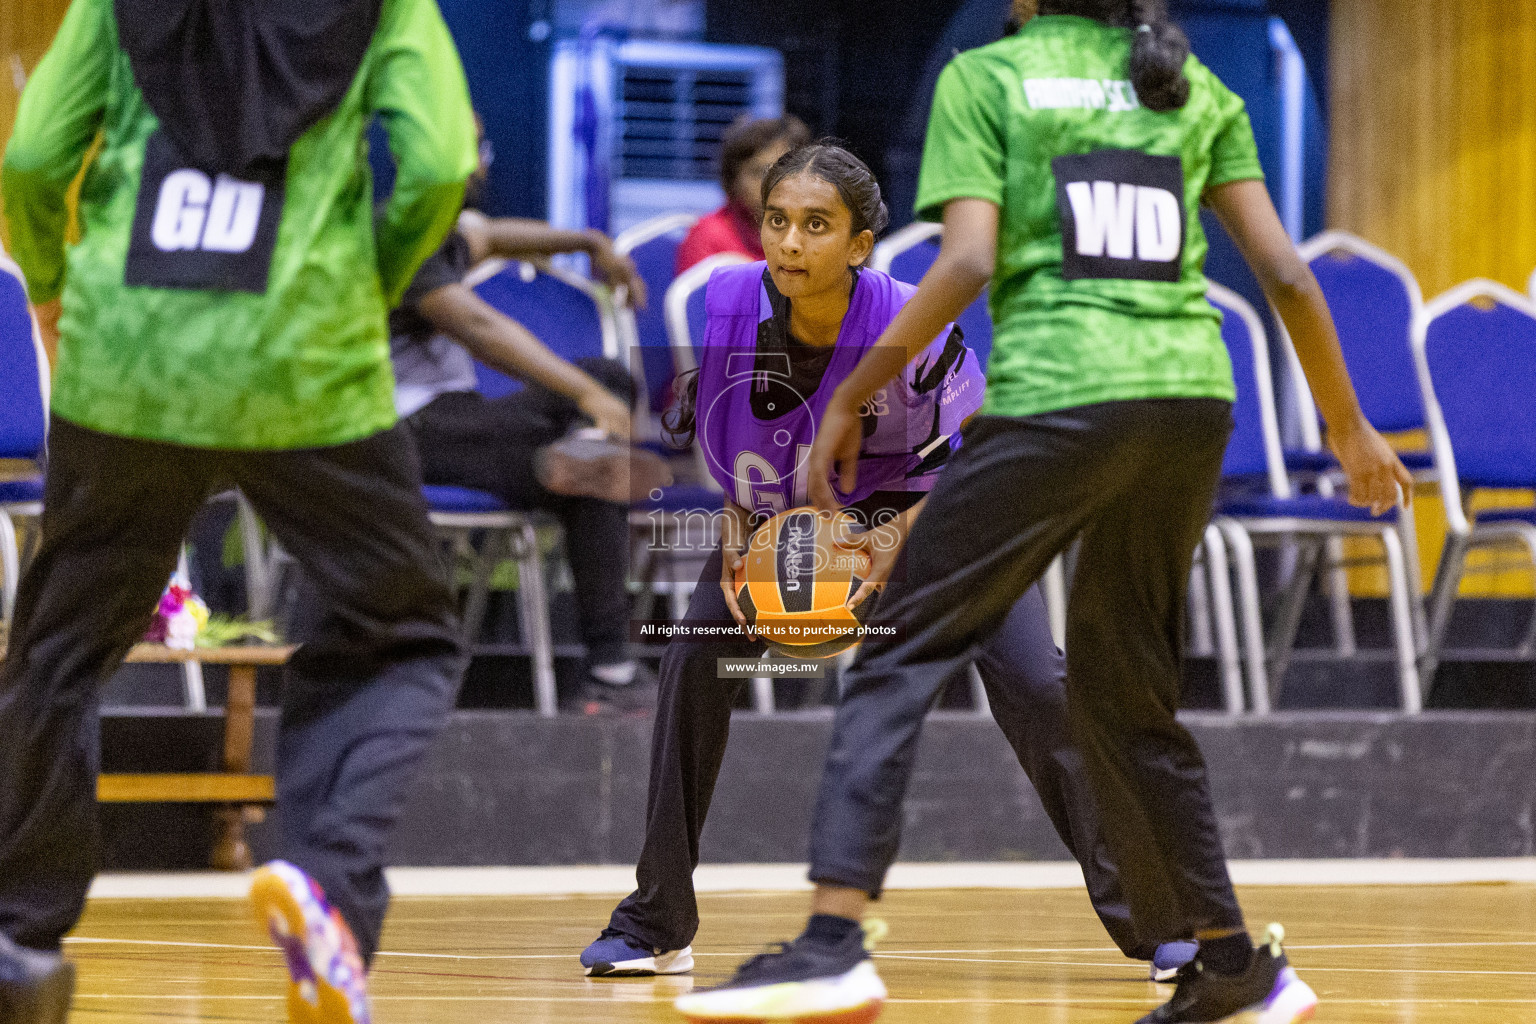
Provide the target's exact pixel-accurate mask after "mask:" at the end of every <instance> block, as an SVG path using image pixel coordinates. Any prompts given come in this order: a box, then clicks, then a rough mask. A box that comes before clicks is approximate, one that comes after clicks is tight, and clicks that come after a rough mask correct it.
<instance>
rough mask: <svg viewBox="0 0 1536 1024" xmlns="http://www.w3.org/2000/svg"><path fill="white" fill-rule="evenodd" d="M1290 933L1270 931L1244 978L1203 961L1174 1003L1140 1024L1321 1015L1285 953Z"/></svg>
mask: <svg viewBox="0 0 1536 1024" xmlns="http://www.w3.org/2000/svg"><path fill="white" fill-rule="evenodd" d="M1284 937H1285V930H1284V929H1283V928H1281V927H1280V926H1279V925H1277V924H1272V925H1270V926H1269V932H1268V933H1267V934H1266V935H1265V936H1264V944H1263V945H1261V946H1259V948H1258V949H1255V950H1254V951H1253V960H1252V962H1250V963H1249V964H1248V969H1247V970H1246V971H1244V972H1243V973H1242V974H1231V975H1228V974H1217V973H1216V972H1215V971H1208V970H1205V969H1203V965H1202V964H1201V963H1200V961H1199V960H1198V959H1196V960H1195V962H1194V965H1193V967H1192V968H1191V969H1187V970H1185V971H1184V972H1182V973H1181V974H1180V975H1179V987H1178V988H1177V989H1175V990H1174V993H1173V998H1172V999H1170V1000H1168V1002H1166V1003H1164V1004H1163V1005H1162V1006H1159V1007H1158V1008H1157V1009H1156V1010H1153V1011H1152V1012H1151V1013H1149V1014H1147V1015H1146V1016H1145V1017H1143V1018H1141V1020H1139V1021H1137V1024H1196V1022H1199V1024H1216V1022H1218V1021H1232V1022H1235V1021H1238V1020H1241V1021H1243V1024H1300V1022H1301V1021H1307V1020H1311V1019H1312V1015H1313V1013H1315V1012H1316V1011H1317V995H1316V993H1314V992H1313V991H1312V989H1311V988H1309V987H1308V986H1307V983H1306V982H1304V981H1302V980H1301V979H1300V978H1298V977H1297V976H1296V971H1295V970H1293V969H1292V967H1291V965H1290V962H1289V961H1287V960H1286V958H1285V953H1284V951H1283V950H1282V949H1281V948H1280V943H1281V940H1282V939H1284Z"/></svg>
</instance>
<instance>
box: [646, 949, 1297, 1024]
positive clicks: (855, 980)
mask: <svg viewBox="0 0 1536 1024" xmlns="http://www.w3.org/2000/svg"><path fill="white" fill-rule="evenodd" d="M885 996H886V992H885V983H884V982H882V981H881V980H880V975H879V974H878V973H877V972H876V971H875V965H874V964H873V963H872V962H870V961H868V960H864V961H862V962H861V963H860V964H859V965H858V966H857V967H855V968H854V969H853V970H851V971H849V972H847V973H846V974H840V975H838V976H837V977H835V978H817V979H815V980H814V981H790V982H782V983H780V984H777V985H761V986H755V987H750V988H725V989H713V990H711V991H708V992H696V993H691V994H689V995H686V996H683V997H681V998H680V999H678V1000H677V1001H676V1002H675V1003H674V1004H673V1005H674V1006H676V1007H677V1010H678V1012H679V1013H681V1014H682V1015H683V1016H684V1017H687V1018H688V1019H689V1020H692V1021H699V1022H701V1024H713V1022H731V1021H753V1022H763V1021H772V1022H774V1024H811V1022H814V1024H870V1022H871V1021H873V1020H874V1019H875V1018H876V1017H878V1016H880V1010H881V1008H882V1007H883V1006H884V1005H885ZM1266 1024H1268V1022H1266Z"/></svg>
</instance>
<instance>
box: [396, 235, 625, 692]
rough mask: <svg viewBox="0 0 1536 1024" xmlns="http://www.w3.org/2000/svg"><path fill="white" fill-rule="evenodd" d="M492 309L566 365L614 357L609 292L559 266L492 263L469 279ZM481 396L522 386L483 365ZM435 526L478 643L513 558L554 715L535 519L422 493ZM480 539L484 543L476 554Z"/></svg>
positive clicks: (446, 491)
mask: <svg viewBox="0 0 1536 1024" xmlns="http://www.w3.org/2000/svg"><path fill="white" fill-rule="evenodd" d="M465 283H466V284H468V285H469V286H470V287H471V288H473V289H474V290H475V293H476V294H477V295H479V296H480V298H482V299H484V300H485V301H486V302H487V303H488V304H489V305H491V306H492V307H494V308H495V309H497V310H498V311H500V312H502V313H504V314H506V315H507V316H509V317H511V318H512V319H514V320H516V321H517V322H518V323H520V324H522V325H523V326H524V327H526V328H528V329H529V330H530V331H531V332H532V333H533V334H534V335H536V336H537V337H538V338H539V340H540V341H542V342H544V344H546V345H548V346H549V348H550V349H551V350H552V351H554V352H555V353H556V354H557V355H560V356H561V357H563V358H565V359H572V360H574V359H579V358H581V357H583V356H606V357H608V358H615V357H617V356H618V355H619V354H620V343H619V336H618V328H617V326H616V324H615V320H614V316H613V308H612V305H611V303H610V301H609V298H608V294H607V290H606V289H604V288H603V287H601V286H600V285H596V284H593V283H592V282H590V281H587V280H585V279H584V278H581V277H579V276H577V275H574V274H570V273H567V272H565V271H562V270H559V269H557V268H555V267H552V266H548V265H544V264H534V263H529V262H523V261H505V260H488V261H486V262H485V263H482V264H481V265H480V266H478V267H476V268H475V270H474V272H472V273H471V274H470V276H469V277H468V278H467V279H466V280H465ZM475 376H476V380H477V384H478V389H479V391H480V393H481V394H483V395H485V396H486V397H487V398H499V397H501V396H503V395H507V394H511V393H512V392H514V391H517V390H519V389H520V388H521V387H522V384H521V383H520V382H518V381H515V380H513V379H512V378H510V377H508V376H506V375H505V374H503V373H501V372H500V371H498V370H494V369H492V368H491V367H489V366H486V365H484V364H483V363H479V362H477V363H476V364H475ZM424 494H425V496H426V499H427V506H428V509H429V512H430V515H431V518H432V522H433V524H434V525H436V526H437V527H438V529H439V531H440V532H441V533H442V534H443V535H444V537H445V539H446V540H448V542H449V543H450V544H451V545H453V548H454V550H455V552H458V553H463V554H465V555H467V556H468V557H469V559H470V563H471V565H472V566H473V571H472V573H471V575H470V581H469V585H468V588H467V592H466V594H465V600H464V630H465V635H466V638H467V640H468V641H469V642H471V643H473V642H474V641H475V640H476V639H477V638H478V637H479V634H480V629H481V626H482V625H483V624H484V621H485V612H486V607H487V605H488V602H489V591H490V583H491V574H492V572H493V571H494V570H495V567H496V563H497V562H498V561H500V559H501V558H502V557H504V555H509V556H510V557H511V558H512V559H513V560H514V561H516V562H517V566H518V591H517V599H518V619H519V626H520V628H521V633H522V637H523V644H524V646H525V647H527V648H528V651H529V655H530V657H531V658H532V660H533V684H534V702H535V707H536V708H537V710H538V712H539V714H541V715H554V714H555V713H556V710H557V707H556V705H557V700H556V693H555V672H554V641H553V634H552V631H551V629H550V623H549V601H548V595H547V593H546V589H545V583H544V565H543V560H542V558H541V557H540V553H539V544H538V535H537V532H536V530H535V528H534V524H533V522H532V520H531V519H530V518H529V517H528V516H526V515H524V514H523V513H521V512H518V511H515V510H513V509H511V508H509V507H507V505H506V504H504V503H503V502H502V501H501V499H499V498H497V497H496V496H494V495H492V494H487V493H486V492H484V491H476V490H471V489H469V488H465V487H443V486H428V487H426V488H424ZM476 535H483V537H484V540H483V541H482V543H481V544H480V546H479V547H478V548H476V547H475V545H474V538H475V536H476Z"/></svg>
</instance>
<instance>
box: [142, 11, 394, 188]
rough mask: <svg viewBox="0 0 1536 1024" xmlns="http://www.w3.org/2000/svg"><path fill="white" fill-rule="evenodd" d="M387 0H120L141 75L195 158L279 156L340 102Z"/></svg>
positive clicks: (222, 162) (235, 161)
mask: <svg viewBox="0 0 1536 1024" xmlns="http://www.w3.org/2000/svg"><path fill="white" fill-rule="evenodd" d="M381 4H382V0H114V11H115V13H116V16H117V34H118V39H119V40H120V42H121V44H122V47H123V49H124V50H125V51H127V54H128V60H129V63H130V65H131V66H132V68H133V77H134V81H135V82H136V83H137V84H138V86H139V89H140V91H141V92H143V94H144V100H145V102H146V103H148V104H149V108H150V109H151V110H153V111H154V112H155V116H157V117H158V118H159V119H160V125H161V128H162V130H163V131H164V132H165V133H166V134H167V135H168V136H170V138H171V140H172V141H173V142H174V143H175V144H176V147H177V148H178V149H180V150H181V152H182V155H183V156H185V157H186V160H187V163H188V164H189V165H190V166H193V167H198V168H201V169H203V170H206V171H215V172H218V171H222V172H226V173H229V174H234V175H237V176H238V174H239V173H240V172H241V171H244V170H247V169H249V168H250V167H251V166H252V165H255V164H260V163H263V162H267V161H281V160H283V159H284V158H285V157H286V156H287V154H288V149H289V147H290V146H292V145H293V143H294V141H295V140H297V139H298V137H299V136H300V135H302V134H303V133H304V132H305V131H306V130H308V129H309V128H310V126H311V125H313V124H315V122H317V121H319V120H320V119H321V118H323V117H325V116H326V115H327V114H329V113H330V112H331V111H333V110H334V109H336V106H337V104H339V103H340V102H341V99H342V97H343V96H345V95H346V92H347V89H348V88H349V87H350V86H351V84H352V80H353V78H355V77H356V75H357V69H358V67H359V66H360V65H361V64H362V60H363V55H364V53H366V52H367V49H368V43H369V41H370V40H371V39H372V38H373V32H374V29H375V28H376V27H377V26H378V22H379V8H380V6H381Z"/></svg>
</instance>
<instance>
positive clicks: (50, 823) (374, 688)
mask: <svg viewBox="0 0 1536 1024" xmlns="http://www.w3.org/2000/svg"><path fill="white" fill-rule="evenodd" d="M229 486H238V487H239V488H240V489H241V490H242V491H243V492H244V493H245V495H246V497H247V498H249V499H250V501H251V503H252V504H253V505H254V506H255V507H256V510H257V511H258V512H259V513H260V514H261V517H262V519H263V520H264V521H265V522H266V524H267V525H268V527H269V528H270V529H271V530H272V532H273V533H274V534H275V535H276V536H277V538H278V540H280V541H281V542H282V544H283V547H284V548H285V549H286V550H287V551H289V552H290V553H291V554H292V555H293V556H294V557H295V558H296V559H298V561H299V562H300V563H301V564H302V565H303V567H304V569H305V571H306V574H307V576H308V578H309V579H310V580H312V581H313V582H314V584H315V586H316V587H317V589H318V590H319V592H320V594H321V596H322V597H323V598H325V599H326V601H327V603H328V605H329V609H330V610H329V611H328V612H327V613H326V615H325V617H324V618H323V619H322V620H321V621H319V622H316V623H314V624H313V627H312V633H311V635H310V636H309V637H308V638H307V642H306V643H305V644H304V645H303V646H302V647H301V648H300V649H299V650H298V652H297V653H295V655H294V657H293V660H292V662H291V663H290V665H289V666H288V672H287V680H286V685H285V686H284V690H283V708H282V718H281V724H280V726H279V733H278V746H277V813H278V817H279V825H280V836H281V849H280V850H279V856H281V857H284V858H286V859H288V860H290V861H292V862H294V863H295V864H297V865H299V866H300V867H301V868H303V869H304V870H306V871H308V872H309V873H310V874H311V875H313V876H314V877H315V878H316V879H318V880H319V882H320V884H321V885H322V886H324V887H325V890H326V893H327V895H328V896H329V897H330V900H331V902H332V904H333V905H334V906H335V907H336V908H337V909H338V910H340V911H341V913H342V915H343V917H345V918H346V920H347V923H348V924H349V925H351V927H352V930H353V932H354V933H355V935H356V937H357V941H358V945H359V946H360V947H361V948H362V950H363V953H364V955H365V956H371V955H372V953H373V951H374V950H375V949H377V947H378V940H379V931H380V929H381V927H382V926H383V922H384V912H385V909H386V908H387V906H388V902H389V890H388V887H387V885H386V884H385V881H384V874H383V857H384V847H385V840H386V839H387V837H388V834H389V831H390V828H391V826H392V825H393V824H394V822H395V819H396V818H397V817H398V816H399V813H400V809H401V804H402V801H403V800H404V796H405V789H406V786H407V784H408V783H409V782H410V781H411V779H412V777H413V776H414V774H415V769H416V767H417V765H418V764H419V763H420V761H421V758H422V756H423V755H424V754H425V753H426V750H427V747H428V745H429V744H430V743H431V742H432V740H433V738H434V737H435V736H436V734H437V732H438V729H439V727H440V726H441V725H442V724H443V721H444V719H445V718H446V716H447V715H448V713H449V712H450V711H451V710H452V708H453V703H454V699H455V696H456V694H457V692H458V687H459V681H460V678H461V676H462V675H463V671H464V664H465V659H464V655H463V652H462V650H461V646H460V640H459V631H458V624H457V622H456V617H455V613H454V610H453V600H452V595H451V594H450V593H449V590H448V587H447V582H446V579H445V578H444V573H443V569H442V566H441V561H440V559H439V558H438V557H437V555H436V553H435V550H434V540H433V536H432V528H431V524H430V523H429V522H428V521H427V512H426V505H425V503H424V502H423V500H422V497H421V486H420V471H419V469H418V466H417V462H416V455H415V449H414V447H413V446H412V444H411V441H410V437H409V435H408V434H407V433H406V432H405V431H404V430H403V429H401V428H399V427H396V428H394V429H392V430H389V431H386V432H384V433H381V434H376V435H374V436H372V437H369V438H366V439H364V440H361V441H356V442H352V443H350V444H342V445H337V446H334V447H328V448H312V449H304V450H298V451H221V450H209V449H200V448H188V447H184V446H180V445H171V444H162V443H158V442H151V441H141V440H135V439H130V438H124V437H118V436H114V435H110V434H103V433H98V432H96V431H92V430H86V429H83V428H81V427H78V426H75V425H73V424H70V423H68V422H65V421H64V420H61V419H59V418H58V417H54V419H53V422H52V426H51V431H50V435H49V445H48V480H47V485H46V493H45V496H44V505H43V521H42V534H43V542H42V549H41V550H40V551H39V553H38V556H37V558H36V560H35V561H33V563H32V565H31V566H30V567H29V568H28V569H27V572H26V575H25V576H24V577H23V578H22V581H21V591H20V594H19V596H18V600H17V605H16V615H15V619H14V621H13V623H12V625H11V636H10V650H9V653H8V655H7V657H6V659H5V662H4V665H3V666H0V779H3V780H4V783H3V785H0V930H3V931H4V932H5V934H7V935H8V936H10V937H11V938H12V939H13V940H15V941H16V942H18V943H20V944H21V945H24V946H30V947H33V948H36V949H57V948H58V946H59V941H60V939H62V938H63V936H64V934H65V932H67V931H69V930H70V929H71V928H72V927H74V925H75V922H76V921H77V920H78V919H79V917H80V913H81V911H82V910H83V908H84V906H85V896H86V890H87V888H88V887H89V886H90V883H91V877H92V875H93V874H94V873H95V871H96V867H97V859H98V846H99V840H98V823H97V815H96V776H97V773H98V771H99V769H100V726H99V722H98V703H97V702H98V692H99V690H100V688H101V685H102V684H103V683H104V682H105V681H106V679H107V678H108V677H109V676H110V675H111V674H112V673H113V671H115V670H116V668H117V666H118V665H119V664H120V663H121V662H122V660H123V657H124V656H125V655H126V654H127V652H128V649H129V647H131V646H132V645H133V644H134V643H135V642H136V641H138V640H139V639H140V638H141V637H142V636H143V635H144V631H145V629H146V628H147V627H148V625H149V621H150V617H151V615H152V613H153V612H154V609H155V605H156V602H157V601H158V599H159V597H160V593H161V591H162V590H163V589H164V588H165V585H166V582H167V580H168V579H169V577H170V575H171V573H172V571H173V570H174V569H175V567H176V557H177V552H178V550H179V549H180V546H181V543H182V538H183V537H184V536H185V534H186V531H187V527H188V524H189V523H190V522H191V520H192V516H193V514H194V513H196V511H197V510H198V508H199V507H200V506H201V505H202V503H203V501H204V500H205V499H206V498H207V497H208V495H209V494H211V493H213V492H215V491H217V490H220V489H223V488H226V487H229Z"/></svg>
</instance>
